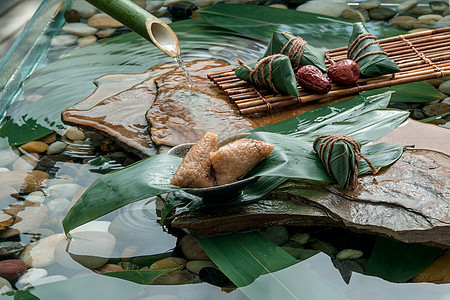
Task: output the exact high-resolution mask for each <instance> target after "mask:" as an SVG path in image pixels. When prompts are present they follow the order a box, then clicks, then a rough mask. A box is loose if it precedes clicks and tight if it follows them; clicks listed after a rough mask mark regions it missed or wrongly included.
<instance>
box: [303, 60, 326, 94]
mask: <svg viewBox="0 0 450 300" xmlns="http://www.w3.org/2000/svg"><path fill="white" fill-rule="evenodd" d="M295 77H296V78H297V82H298V84H299V85H300V86H301V87H302V88H304V89H307V90H311V91H313V92H316V93H319V94H326V93H328V92H329V91H330V89H331V83H330V82H329V81H328V79H327V78H326V77H325V76H324V75H323V74H322V71H320V70H319V68H317V67H316V66H313V65H307V66H303V67H301V68H300V69H298V71H297V73H296V74H295Z"/></svg>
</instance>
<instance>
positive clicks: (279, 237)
mask: <svg viewBox="0 0 450 300" xmlns="http://www.w3.org/2000/svg"><path fill="white" fill-rule="evenodd" d="M260 233H261V234H262V235H263V236H265V237H266V238H267V239H268V240H270V241H271V242H272V243H274V244H276V245H278V246H281V245H283V244H286V243H287V241H288V240H289V232H288V230H287V229H286V227H284V226H271V227H267V228H264V229H261V231H260Z"/></svg>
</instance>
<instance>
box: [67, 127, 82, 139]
mask: <svg viewBox="0 0 450 300" xmlns="http://www.w3.org/2000/svg"><path fill="white" fill-rule="evenodd" d="M63 137H67V138H68V139H69V140H71V141H83V140H85V139H86V136H85V135H84V133H83V131H81V130H80V129H78V128H76V127H69V129H67V131H66V133H65V134H64V135H63Z"/></svg>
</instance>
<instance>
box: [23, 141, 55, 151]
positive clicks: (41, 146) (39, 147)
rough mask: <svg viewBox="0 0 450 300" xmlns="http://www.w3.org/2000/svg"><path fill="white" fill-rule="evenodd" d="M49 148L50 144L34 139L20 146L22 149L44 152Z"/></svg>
mask: <svg viewBox="0 0 450 300" xmlns="http://www.w3.org/2000/svg"><path fill="white" fill-rule="evenodd" d="M47 148H48V145H47V144H46V143H44V142H41V141H32V142H28V143H26V144H23V145H22V146H20V149H22V150H23V151H25V152H30V153H43V152H45V151H47Z"/></svg>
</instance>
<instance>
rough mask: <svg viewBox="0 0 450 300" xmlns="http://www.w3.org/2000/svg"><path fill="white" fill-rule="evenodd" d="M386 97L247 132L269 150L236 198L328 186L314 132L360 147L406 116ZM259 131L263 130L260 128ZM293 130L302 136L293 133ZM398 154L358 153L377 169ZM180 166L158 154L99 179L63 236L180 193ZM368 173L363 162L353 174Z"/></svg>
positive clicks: (368, 149) (398, 149) (371, 149)
mask: <svg viewBox="0 0 450 300" xmlns="http://www.w3.org/2000/svg"><path fill="white" fill-rule="evenodd" d="M389 97H390V93H385V94H382V95H378V96H373V97H371V98H370V99H366V98H364V97H361V96H358V97H355V98H354V99H348V100H345V101H343V102H340V103H337V104H333V105H329V106H328V107H325V108H324V107H321V108H318V109H316V110H313V111H310V112H308V113H306V118H305V122H306V124H308V121H307V119H309V118H311V119H312V120H315V122H311V123H309V124H308V125H306V126H305V122H304V124H303V125H304V126H303V127H302V126H298V122H301V121H302V120H301V117H300V116H301V115H300V116H297V117H295V118H293V119H294V121H293V122H285V123H284V124H285V126H284V129H285V130H286V131H285V132H286V133H288V132H289V133H290V134H280V133H272V132H270V131H272V130H273V128H274V127H272V126H267V128H266V130H267V132H266V131H255V132H253V133H252V134H251V136H250V138H254V139H259V140H262V141H266V142H268V143H271V144H273V145H274V146H275V148H274V151H273V152H272V154H271V155H270V156H269V157H268V158H267V159H266V160H264V161H263V162H262V163H260V164H259V165H258V166H256V167H255V168H254V169H253V170H252V171H251V173H249V174H248V176H263V177H262V178H261V179H260V180H259V181H258V182H256V183H255V184H253V185H250V186H248V187H247V189H245V190H244V194H243V195H242V197H241V199H239V200H243V201H246V200H248V201H253V200H255V199H257V198H260V197H262V196H264V194H265V193H267V192H269V191H271V190H272V189H274V188H276V186H278V185H279V184H281V183H282V182H284V181H285V180H286V179H287V178H299V179H310V180H318V181H324V182H333V180H332V179H331V177H330V176H329V175H328V174H327V172H326V170H325V168H324V167H323V165H322V164H321V162H320V160H319V158H318V157H317V155H316V154H315V153H314V151H313V149H312V142H313V140H314V138H315V137H316V136H317V135H320V134H327V133H328V134H330V133H336V132H340V133H342V134H345V135H349V136H351V137H352V138H354V139H356V140H358V141H360V142H361V144H366V143H368V142H372V141H374V140H376V139H378V138H380V137H382V136H383V135H385V134H387V133H388V132H390V131H391V130H392V129H394V128H395V127H397V126H398V125H399V124H401V123H402V122H403V121H404V120H405V119H406V118H407V117H408V113H407V112H404V111H399V110H395V109H379V108H380V107H385V106H386V105H387V104H388V103H389ZM375 100H377V101H375ZM335 107H338V108H339V109H336V108H335ZM355 114H360V115H357V116H355ZM289 126H292V127H289ZM288 127H289V128H288ZM302 129H303V130H302ZM260 130H264V127H263V128H262V129H260ZM280 131H282V130H280ZM296 131H306V132H307V133H306V134H305V133H303V134H299V135H295V132H296ZM402 151H403V146H397V145H393V144H389V143H379V144H375V145H365V146H364V147H363V148H362V153H363V154H364V155H365V156H366V157H367V158H368V159H370V161H371V162H372V163H373V164H374V165H375V166H377V167H381V166H385V165H389V164H391V163H393V162H395V161H396V160H397V159H398V158H399V157H400V156H401V154H402ZM180 163H181V158H179V157H175V156H171V155H167V154H162V155H157V156H154V157H150V158H148V159H145V160H142V161H140V162H138V163H136V164H134V165H131V166H128V167H126V168H124V169H121V170H119V171H115V172H112V173H109V174H106V175H103V176H102V177H101V178H99V179H98V180H97V181H96V182H94V184H93V185H91V186H90V187H89V188H88V190H87V191H86V192H85V193H84V194H83V195H82V196H81V198H80V199H79V200H78V201H77V202H76V203H75V205H74V206H73V207H72V208H71V210H70V211H69V212H68V213H67V215H66V217H65V218H64V220H63V226H64V230H65V232H66V233H67V232H69V231H70V230H72V229H73V228H75V227H77V226H80V225H82V224H84V223H87V222H89V221H92V220H95V219H96V218H98V217H101V216H103V215H105V214H107V213H109V212H111V211H113V210H115V209H118V208H120V207H122V206H124V205H126V204H129V203H132V202H136V201H138V200H142V199H145V198H148V197H151V196H155V195H159V194H163V193H167V192H172V191H178V190H182V189H181V188H179V187H175V186H172V185H170V184H169V183H170V180H171V178H172V176H173V174H174V173H175V170H176V169H177V167H178V165H179V164H180ZM369 169H370V168H369V167H368V166H367V164H365V162H364V161H363V162H362V163H361V165H360V168H359V174H363V173H364V172H367V171H369Z"/></svg>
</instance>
